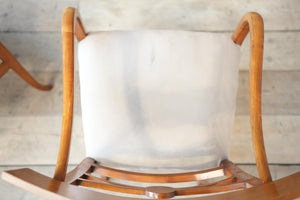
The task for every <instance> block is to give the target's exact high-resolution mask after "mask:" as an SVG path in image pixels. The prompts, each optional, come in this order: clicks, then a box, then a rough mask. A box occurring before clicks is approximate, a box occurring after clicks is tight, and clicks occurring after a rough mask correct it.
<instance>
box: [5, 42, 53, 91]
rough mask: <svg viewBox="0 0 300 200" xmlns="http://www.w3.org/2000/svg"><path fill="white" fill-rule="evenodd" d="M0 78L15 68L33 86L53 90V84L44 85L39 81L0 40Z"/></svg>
mask: <svg viewBox="0 0 300 200" xmlns="http://www.w3.org/2000/svg"><path fill="white" fill-rule="evenodd" d="M0 59H1V60H2V63H0V78H1V77H2V76H3V75H4V74H6V72H8V70H10V69H12V70H14V71H15V72H16V73H17V74H18V75H19V76H20V77H21V78H22V79H23V80H24V81H25V82H27V83H28V84H29V85H31V86H32V87H34V88H36V89H39V90H44V91H48V90H51V88H52V85H42V84H40V83H39V82H37V81H36V80H35V79H34V78H33V77H32V76H31V75H30V74H29V73H28V72H27V71H26V70H25V69H24V67H23V66H22V65H21V64H20V63H19V62H18V61H17V59H16V58H15V57H14V56H13V55H12V54H11V53H10V52H9V51H8V49H7V48H6V47H5V46H4V45H3V44H2V43H1V42H0Z"/></svg>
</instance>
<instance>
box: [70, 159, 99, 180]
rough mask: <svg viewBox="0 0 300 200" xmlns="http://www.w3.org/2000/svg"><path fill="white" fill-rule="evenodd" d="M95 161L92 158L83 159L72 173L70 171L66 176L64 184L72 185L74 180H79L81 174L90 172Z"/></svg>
mask: <svg viewBox="0 0 300 200" xmlns="http://www.w3.org/2000/svg"><path fill="white" fill-rule="evenodd" d="M95 162H96V161H95V160H94V159H92V158H85V159H84V160H83V161H82V162H81V163H80V164H79V165H78V166H77V167H75V168H74V169H73V170H72V171H70V172H69V173H68V174H67V175H66V179H65V182H67V183H72V182H74V181H75V180H76V179H78V178H80V177H81V176H82V175H83V174H85V173H86V172H89V171H90V170H91V166H92V164H94V163H95Z"/></svg>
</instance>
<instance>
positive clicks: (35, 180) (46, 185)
mask: <svg viewBox="0 0 300 200" xmlns="http://www.w3.org/2000/svg"><path fill="white" fill-rule="evenodd" d="M2 177H3V178H4V179H5V180H8V181H10V182H11V183H14V184H16V185H18V186H19V187H22V188H24V189H25V188H27V189H30V190H31V191H32V192H34V193H36V194H39V195H41V196H44V197H46V198H48V199H54V198H58V199H69V198H71V199H120V200H121V199H128V198H127V195H126V196H114V197H112V196H108V195H107V193H95V192H94V191H91V190H90V191H89V190H84V189H82V188H78V187H76V186H72V185H68V184H66V183H62V182H59V181H57V180H54V179H51V178H48V177H46V176H44V175H42V174H39V173H37V172H35V171H33V170H30V169H21V170H14V171H10V172H5V173H3V174H2ZM299 179H300V172H298V173H296V174H293V175H292V176H288V177H285V178H284V179H281V180H278V181H275V182H272V183H267V184H265V185H262V186H258V187H254V188H249V189H245V190H242V191H237V192H233V193H231V192H230V193H226V194H218V195H216V196H204V197H197V198H193V197H191V198H186V199H191V200H192V199H199V200H200V199H211V200H213V199H240V198H241V196H243V199H249V200H250V199H264V200H265V199H295V197H299V195H300V190H299V185H297V184H295V183H297V182H298V181H299ZM59 197H60V198H59ZM66 197H67V198H66ZM274 197H276V198H274ZM133 199H140V198H133Z"/></svg>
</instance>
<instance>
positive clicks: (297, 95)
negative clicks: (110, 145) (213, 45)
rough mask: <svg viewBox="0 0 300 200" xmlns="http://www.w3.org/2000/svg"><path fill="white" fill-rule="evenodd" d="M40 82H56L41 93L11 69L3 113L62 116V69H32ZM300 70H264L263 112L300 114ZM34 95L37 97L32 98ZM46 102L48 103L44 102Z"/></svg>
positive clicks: (243, 85)
mask: <svg viewBox="0 0 300 200" xmlns="http://www.w3.org/2000/svg"><path fill="white" fill-rule="evenodd" d="M31 73H32V75H33V76H34V77H36V78H37V79H38V80H40V82H44V83H47V82H48V83H49V82H52V83H54V87H53V89H52V90H51V91H49V92H47V93H41V92H39V91H36V90H32V89H31V88H30V87H27V84H26V83H24V81H22V80H20V79H19V78H18V76H17V75H16V74H14V73H13V72H8V73H7V74H6V75H5V76H3V77H2V78H1V81H0V88H1V89H0V95H1V98H0V108H1V112H0V116H2V117H3V116H13V117H16V116H30V115H33V116H34V115H39V116H43V115H44V116H49V115H52V116H53V115H56V116H59V115H60V114H61V112H62V73H61V72H42V71H33V72H31ZM248 76H249V72H247V71H241V72H240V74H239V88H238V95H237V109H236V113H237V115H245V114H249V109H248V102H249V100H248V80H249V79H248ZM74 79H75V94H74V95H75V97H74V99H75V105H74V113H75V114H81V111H80V110H81V108H80V98H79V96H80V95H79V92H80V88H79V78H78V74H77V73H75V77H74ZM299 85H300V71H265V72H263V86H262V113H263V115H299V114H300V87H299ZM32 96H34V97H35V98H34V99H32ZM44 105H47V106H44Z"/></svg>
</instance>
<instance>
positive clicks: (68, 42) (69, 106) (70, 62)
mask: <svg viewBox="0 0 300 200" xmlns="http://www.w3.org/2000/svg"><path fill="white" fill-rule="evenodd" d="M74 34H75V35H76V37H77V40H78V41H81V40H82V39H84V38H85V37H86V36H87V34H86V32H85V30H84V27H83V25H82V22H81V19H80V16H79V13H78V12H77V10H76V9H75V8H72V7H69V8H66V9H65V10H64V13H63V17H62V54H63V120H62V132H61V140H60V146H59V154H58V158H57V164H56V169H55V173H54V178H55V179H57V180H60V181H63V180H64V179H65V176H66V172H67V166H68V160H69V151H70V142H71V132H72V120H73V103H74Z"/></svg>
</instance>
